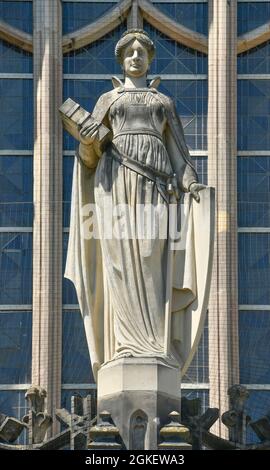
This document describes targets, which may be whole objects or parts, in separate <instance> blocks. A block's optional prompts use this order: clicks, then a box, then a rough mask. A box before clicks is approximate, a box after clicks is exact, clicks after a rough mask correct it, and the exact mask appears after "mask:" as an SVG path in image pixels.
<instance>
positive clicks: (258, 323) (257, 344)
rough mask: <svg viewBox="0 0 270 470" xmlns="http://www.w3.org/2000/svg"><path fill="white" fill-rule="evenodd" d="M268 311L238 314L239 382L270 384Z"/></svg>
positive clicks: (269, 320) (269, 312) (269, 315)
mask: <svg viewBox="0 0 270 470" xmlns="http://www.w3.org/2000/svg"><path fill="white" fill-rule="evenodd" d="M269 338H270V311H240V312H239V350H240V382H241V383H242V384H264V383H267V384H269V383H270V368H269V357H270V341H269Z"/></svg>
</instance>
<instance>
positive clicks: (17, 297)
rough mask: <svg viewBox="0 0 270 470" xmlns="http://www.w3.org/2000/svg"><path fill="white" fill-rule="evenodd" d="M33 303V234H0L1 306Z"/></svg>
mask: <svg viewBox="0 0 270 470" xmlns="http://www.w3.org/2000/svg"><path fill="white" fill-rule="evenodd" d="M31 303H32V234H31V233H0V304H2V305H17V304H18V305H20V304H26V305H28V304H31Z"/></svg>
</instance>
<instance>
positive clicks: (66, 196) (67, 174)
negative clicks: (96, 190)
mask: <svg viewBox="0 0 270 470" xmlns="http://www.w3.org/2000/svg"><path fill="white" fill-rule="evenodd" d="M73 163H74V157H64V166H63V169H64V178H63V227H69V222H70V201H71V189H72V176H73Z"/></svg>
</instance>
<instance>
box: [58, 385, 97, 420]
mask: <svg viewBox="0 0 270 470" xmlns="http://www.w3.org/2000/svg"><path fill="white" fill-rule="evenodd" d="M76 395H79V396H81V397H82V398H84V397H87V395H91V397H92V401H91V415H92V417H93V418H94V417H95V416H96V415H97V407H96V403H97V392H96V390H95V389H91V388H89V389H88V390H84V389H83V390H82V389H78V388H76V385H75V386H74V390H62V400H61V407H62V408H65V409H66V410H68V411H69V412H70V411H71V397H72V396H76Z"/></svg>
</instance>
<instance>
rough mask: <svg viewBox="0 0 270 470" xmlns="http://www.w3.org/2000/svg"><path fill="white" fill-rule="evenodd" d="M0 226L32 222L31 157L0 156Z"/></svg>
mask: <svg viewBox="0 0 270 470" xmlns="http://www.w3.org/2000/svg"><path fill="white" fill-rule="evenodd" d="M0 187H1V202H0V226H1V227H23V226H25V227H31V226H32V223H33V202H32V200H33V158H32V156H29V157H21V156H12V157H9V156H0Z"/></svg>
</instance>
